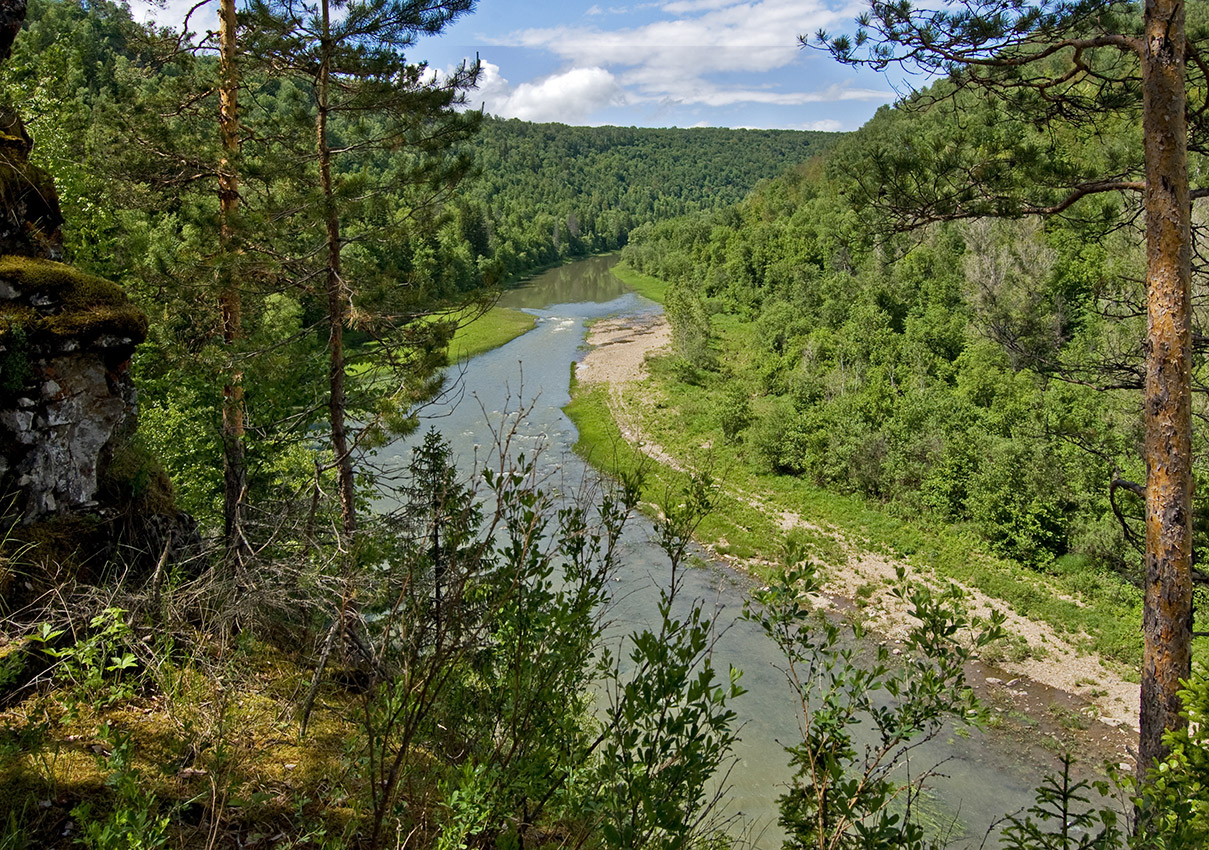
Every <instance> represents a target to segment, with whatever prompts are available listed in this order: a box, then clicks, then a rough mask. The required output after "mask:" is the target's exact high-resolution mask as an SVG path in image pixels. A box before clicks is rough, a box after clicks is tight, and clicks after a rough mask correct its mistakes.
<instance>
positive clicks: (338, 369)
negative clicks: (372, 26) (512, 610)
mask: <svg viewBox="0 0 1209 850" xmlns="http://www.w3.org/2000/svg"><path fill="white" fill-rule="evenodd" d="M322 6H323V36H322V38H321V40H320V47H319V49H320V60H319V80H318V84H319V85H318V91H317V100H318V118H317V120H316V124H315V135H316V143H317V145H318V153H319V187H320V190H321V191H322V193H323V216H324V223H325V225H326V227H327V273H326V276H325V283H326V289H327V318H328V329H329V332H328V385H329V391H328V418H329V420H330V423H331V430H332V453H333V455H334V456H335V463H336V474H337V481H338V487H339V492H340V520H341V525H342V527H343V529H344V531H345V533H346V534H351V533H352V532H353V531H355V530H356V528H357V512H356V502H355V499H354V497H355V489H354V479H353V460H352V456H351V453H350V452H349V447H348V434H347V430H346V427H345V421H344V420H345V410H346V408H347V406H348V401H347V397H346V394H345V387H344V379H345V364H344V322H345V320H346V318H347V316H348V309H347V299H346V298H345V292H344V279H343V278H342V277H341V274H340V217H339V215H338V213H337V210H336V200H335V195H334V191H333V188H332V152H331V149H330V148H329V147H328V138H327V120H328V113H329V110H330V100H329V87H330V84H331V51H332V43H331V40H330V35H331V20H330V8H329V0H323V3H322Z"/></svg>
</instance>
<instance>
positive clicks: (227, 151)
mask: <svg viewBox="0 0 1209 850" xmlns="http://www.w3.org/2000/svg"><path fill="white" fill-rule="evenodd" d="M218 39H219V75H220V83H219V89H218V125H219V133H220V134H221V137H222V159H221V160H220V161H219V165H218V201H219V234H218V241H219V252H220V254H221V256H220V263H219V269H220V271H219V274H220V283H219V295H218V310H219V316H220V320H221V322H222V335H223V342H225V343H226V347H227V352H228V356H230V355H231V354H232V353H234V349H235V347H236V346H237V345H238V343H239V341H240V340H241V339H242V338H243V315H242V314H243V303H242V297H241V295H240V291H239V285H238V281H236V280H235V279H234V276H233V269H232V259H233V254H234V252H235V251H236V250H238V249H237V246H236V244H235V242H236V240H235V227H234V218H235V213H236V209H237V207H238V205H239V174H238V170H237V169H238V166H237V160H238V156H239V104H238V100H237V93H238V86H239V77H238V69H237V68H236V20H235V0H220V3H219V16H218ZM222 442H223V539H224V543H225V548H226V557H227V562H228V564H229V565H230V567H231V569H232V571H233V572H234V574H235V575H236V577H237V580H238V577H239V575H240V574H241V573H242V571H243V570H242V568H243V564H244V561H245V560H246V556H247V554H248V552H247V542H246V536H245V534H244V530H243V504H244V497H245V496H246V493H247V464H246V462H245V459H244V404H243V369H242V368H241V367H240V366H239V365H237V363H235V362H234V361H233V362H232V363H231V364H230V365H229V366H228V370H227V375H226V380H225V382H224V385H223V406H222Z"/></svg>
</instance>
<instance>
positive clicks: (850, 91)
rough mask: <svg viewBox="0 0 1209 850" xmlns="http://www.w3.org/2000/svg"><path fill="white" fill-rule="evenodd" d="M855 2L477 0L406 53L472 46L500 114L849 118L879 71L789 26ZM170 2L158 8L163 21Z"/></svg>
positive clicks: (447, 52)
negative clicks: (845, 63)
mask: <svg viewBox="0 0 1209 850" xmlns="http://www.w3.org/2000/svg"><path fill="white" fill-rule="evenodd" d="M178 2H188V0H169V9H171V7H172V6H175V5H176V4H177V3H178ZM188 5H192V3H191V2H188ZM864 5H865V4H864V2H863V0H745V1H741V0H634V2H628V0H612V2H610V0H479V2H478V4H477V9H476V11H475V12H474V13H473V14H470V15H466V16H464V17H463V18H461V19H459V20H458V21H456V22H455V23H454V24H453V25H452V26H450V27H449V28H448V29H447V30H446V31H445V32H444V33H442V34H441V35H440V36H438V37H434V38H428V39H425V40H423V41H421V42H420V44H419V45H417V46H416V49H415V51H414V55H413V57H412V58H414V59H416V60H421V59H424V60H427V61H428V62H429V64H430V65H431V66H432V67H433V68H435V69H438V70H440V69H446V68H451V67H453V66H456V65H457V64H458V63H459V62H460V61H461V60H463V59H467V58H469V59H473V58H474V57H475V56H476V55H477V56H478V57H479V58H480V59H481V60H482V63H483V66H482V67H483V74H482V77H481V79H480V85H479V88H478V90H477V91H474V92H471V93H470V100H471V102H472V104H473V105H474V106H476V107H477V106H479V105H480V104H482V105H483V107H484V108H485V109H486V111H487V112H489V113H491V114H494V115H501V116H503V117H506V118H513V117H515V118H522V119H524V120H528V121H559V122H562V123H565V124H593V125H599V124H619V125H622V126H630V125H634V126H639V127H671V126H676V127H694V126H717V127H761V128H783V129H799V130H809V129H817V130H853V129H856V128H857V127H859V126H860V125H861V124H863V123H864V122H865V121H866V120H867V119H868V118H869V117H870V116H871V115H872V114H873V112H874V111H875V110H876V109H877V107H878V106H880V105H881V104H883V103H887V102H890V101H891V100H893V98H894V91H893V89H892V87H891V85H890V83H889V82H888V81H887V80H886V79H885V78H883V77H881V76H880V75H878V74H875V73H872V72H868V71H856V70H854V69H852V68H845V67H842V66H840V65H837V64H836V63H835V62H834V61H833V60H831V59H830V57H828V56H827V55H826V54H824V53H822V52H820V51H817V50H813V49H803V48H801V47H800V46H799V44H798V40H797V37H798V35H799V34H813V33H814V32H815V31H816V30H818V29H819V28H824V29H828V30H834V31H843V30H848V31H850V30H851V29H852V21H853V19H854V18H855V17H856V15H857V14H858V13H859V12H860V11H861V10H862V9H863V8H864ZM186 8H187V7H186ZM170 14H171V13H170V12H167V13H162V14H161V15H159V17H160V18H161V20H162V21H163V22H165V23H168V18H169V15H170ZM200 26H202V27H204V26H205V24H201V25H200ZM193 28H194V29H197V28H199V24H198V22H196V21H195V22H194V26H193Z"/></svg>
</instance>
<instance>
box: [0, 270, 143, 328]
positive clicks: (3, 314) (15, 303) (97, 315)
mask: <svg viewBox="0 0 1209 850" xmlns="http://www.w3.org/2000/svg"><path fill="white" fill-rule="evenodd" d="M0 280H4V281H8V282H10V283H11V284H12V285H13V286H14V287H15V288H16V289H17V290H18V291H19V292H20V295H21V297H20V299H19V300H11V301H7V302H0V343H3V341H4V340H5V338H6V337H7V336H8V335H9V334H10V332H11V331H12V330H13V329H15V328H21V329H22V330H23V331H24V332H25V334H26V335H27V336H28V337H29V338H30V339H31V341H34V342H38V341H44V340H47V338H49V339H50V340H51V341H55V340H58V341H62V340H67V339H76V340H79V341H80V343H81V344H82V345H87V344H88V343H90V342H93V341H95V340H97V339H98V338H100V337H102V336H106V335H111V336H115V337H119V338H124V339H130V340H131V341H132V342H133V343H139V342H142V341H143V340H144V339H146V337H147V317H146V316H145V315H144V314H143V311H142V310H140V309H139V308H138V307H136V306H135V305H134V304H132V303H130V299H129V298H128V297H127V296H126V293H125V292H123V291H122V288H121V287H120V286H118V285H117V284H116V283H113V282H112V281H108V280H105V279H103V278H99V277H95V276H93V275H90V274H87V273H85V272H82V271H80V270H79V269H77V268H74V267H73V266H69V265H66V264H65V263H56V262H54V261H53V260H43V259H38V258H34V257H21V256H15V255H7V256H3V257H0ZM34 298H41V299H46V300H48V301H49V302H50V303H52V304H53V305H54V307H55V310H54V312H52V313H50V314H46V313H43V312H42V311H41V310H39V309H38V308H36V307H34V306H33V305H32V304H30V303H27V302H28V301H29V300H30V299H34Z"/></svg>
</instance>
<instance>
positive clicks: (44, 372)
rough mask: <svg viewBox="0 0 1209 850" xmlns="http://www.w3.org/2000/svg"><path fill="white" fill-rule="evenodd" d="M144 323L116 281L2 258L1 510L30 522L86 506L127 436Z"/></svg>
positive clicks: (31, 260)
mask: <svg viewBox="0 0 1209 850" xmlns="http://www.w3.org/2000/svg"><path fill="white" fill-rule="evenodd" d="M146 334H147V319H146V317H145V316H144V315H143V313H142V312H141V311H140V310H139V309H138V308H137V307H135V306H134V305H133V304H131V303H130V301H129V299H128V298H127V297H126V295H125V293H124V292H122V290H121V289H120V288H119V287H118V286H117V285H116V284H113V283H111V282H109V281H107V280H102V279H100V278H97V277H93V276H91V275H87V274H84V273H82V272H80V271H79V270H77V269H75V268H72V267H71V266H67V265H64V264H62V263H57V262H54V261H52V260H47V259H41V258H34V257H25V256H14V255H10V256H3V257H0V495H2V496H3V497H4V498H5V499H9V500H12V502H13V504H12V505H11V507H10V505H9V504H4V505H3V506H0V507H2V508H4V509H5V510H0V513H10V512H13V511H12V509H13V508H15V509H16V511H15V512H17V513H19V514H20V516H21V517H22V519H23V521H25V522H31V521H34V520H37V519H40V518H42V517H45V516H49V515H52V514H56V513H62V512H64V511H71V510H77V509H81V508H88V507H91V506H92V505H93V499H94V497H95V496H96V493H97V487H98V484H97V481H98V470H101V469H103V468H104V466H105V465H106V463H107V462H108V460H109V459H110V457H111V456H112V452H113V449H114V446H115V443H116V442H117V441H118V440H119V439H120V438H122V437H123V436H124V435H126V434H127V433H128V432H130V431H132V430H133V427H134V416H135V393H134V386H133V384H132V383H131V380H130V376H129V368H130V357H131V355H132V354H133V353H134V348H135V346H136V345H138V344H139V343H140V342H142V341H143V339H144V338H145V337H146Z"/></svg>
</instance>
